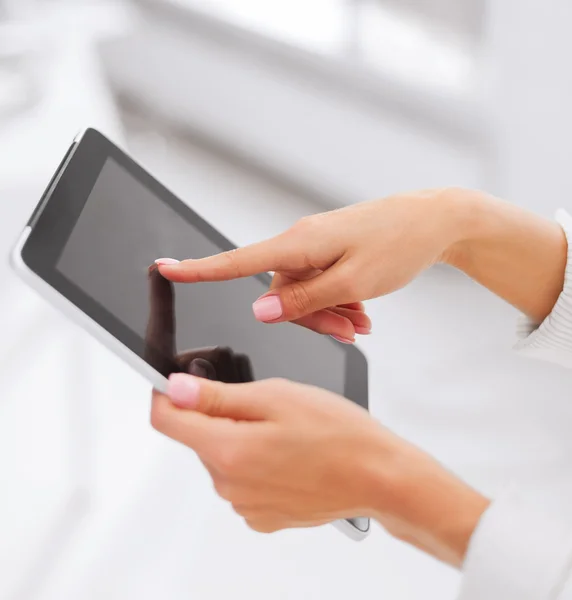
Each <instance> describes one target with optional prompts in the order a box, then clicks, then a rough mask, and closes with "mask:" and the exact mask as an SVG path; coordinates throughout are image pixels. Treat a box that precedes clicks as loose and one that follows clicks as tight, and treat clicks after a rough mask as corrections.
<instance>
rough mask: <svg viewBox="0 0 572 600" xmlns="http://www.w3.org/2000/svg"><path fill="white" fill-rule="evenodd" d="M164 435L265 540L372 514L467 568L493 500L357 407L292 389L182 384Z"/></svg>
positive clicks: (189, 380)
mask: <svg viewBox="0 0 572 600" xmlns="http://www.w3.org/2000/svg"><path fill="white" fill-rule="evenodd" d="M152 423H153V426H154V427H155V428H156V429H158V430H159V431H161V432H162V433H164V434H165V435H167V436H169V437H171V438H173V439H175V440H178V441H179V442H182V443H183V444H186V445H187V446H189V447H190V448H192V449H193V450H195V451H196V452H197V454H198V455H199V457H200V458H201V460H202V461H203V463H204V464H205V466H206V467H207V469H208V470H209V472H210V474H211V476H212V478H213V481H214V485H215V488H216V490H217V492H218V493H219V495H220V496H221V497H222V498H224V499H226V500H228V501H229V502H230V503H232V506H233V508H234V510H235V511H236V512H237V513H238V514H240V515H241V516H243V517H244V518H245V519H246V521H247V523H248V524H249V525H250V526H251V527H252V528H253V529H255V530H257V531H261V532H273V531H277V530H280V529H285V528H292V527H311V526H315V525H322V524H325V523H329V522H331V521H334V520H337V519H344V518H352V517H356V516H368V517H371V518H375V519H377V520H378V521H379V522H380V523H381V524H382V525H383V526H385V527H386V528H387V529H388V530H389V531H390V532H391V533H392V534H394V535H396V536H397V537H399V538H401V539H403V540H405V541H408V542H410V543H413V544H415V545H416V546H418V547H420V548H422V549H424V550H426V551H427V552H430V553H431V554H433V555H434V556H436V557H438V558H440V559H442V560H445V561H447V562H449V563H451V564H454V565H460V564H461V562H462V559H463V556H464V554H465V551H466V548H467V544H468V540H469V538H470V536H471V533H472V531H473V530H474V528H475V526H476V523H477V522H478V520H479V518H480V516H481V514H482V512H483V511H484V510H485V508H486V507H487V504H488V502H487V500H486V499H485V498H483V497H482V496H480V495H479V494H478V493H477V492H475V491H473V490H472V489H471V488H469V487H467V486H466V485H465V484H463V483H462V482H460V481H459V480H457V479H456V478H455V477H453V476H452V475H450V474H449V473H448V472H447V471H446V470H444V469H443V468H442V467H441V466H440V465H438V464H437V463H436V462H434V461H433V460H432V459H430V458H429V457H428V456H426V455H425V454H423V453H422V452H420V451H419V450H417V449H416V448H414V447H413V446H411V445H409V444H407V443H406V442H404V441H403V440H401V439H400V438H398V437H397V436H395V435H393V434H392V433H390V432H389V431H388V430H386V429H384V428H383V427H381V426H380V425H379V424H378V423H377V422H376V421H374V420H373V419H372V418H371V417H370V416H369V415H368V413H367V412H366V411H365V410H363V409H362V408H360V407H358V406H357V405H355V404H352V403H351V402H349V401H347V400H345V399H344V398H341V397H340V396H336V395H335V394H333V393H331V392H327V391H324V390H321V389H318V388H314V387H310V386H305V385H301V384H297V383H292V382H288V381H282V380H265V381H260V382H255V383H246V384H238V385H236V384H224V383H218V382H214V381H209V380H204V379H198V378H195V377H192V376H189V375H184V374H177V375H172V376H171V378H170V380H169V387H168V396H165V395H161V394H159V393H157V392H155V394H154V396H153V408H152Z"/></svg>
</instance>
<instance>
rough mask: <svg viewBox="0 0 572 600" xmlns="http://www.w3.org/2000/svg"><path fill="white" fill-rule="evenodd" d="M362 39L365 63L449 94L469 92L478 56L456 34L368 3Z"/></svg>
mask: <svg viewBox="0 0 572 600" xmlns="http://www.w3.org/2000/svg"><path fill="white" fill-rule="evenodd" d="M359 22H360V32H359V36H358V37H359V40H360V42H359V43H360V47H361V51H362V55H363V58H364V60H365V61H366V62H367V63H369V64H372V65H374V66H377V67H379V68H382V69H383V70H384V71H387V72H390V73H392V74H393V75H395V76H396V77H399V78H401V79H405V80H409V81H414V82H417V83H419V84H424V85H428V86H431V87H437V88H444V89H446V90H447V91H453V92H455V91H459V92H463V91H467V90H468V89H470V88H471V87H472V84H473V80H474V79H473V78H474V76H475V73H474V69H475V57H474V55H473V53H472V52H471V51H470V49H469V48H467V47H464V45H463V43H462V41H461V40H460V39H458V38H456V37H455V36H454V34H449V35H446V34H445V33H444V32H443V31H439V30H437V29H436V28H433V27H431V25H430V24H429V23H427V22H425V21H424V20H423V19H422V18H416V16H415V15H414V14H411V13H407V14H399V13H398V12H397V11H395V10H391V9H388V8H385V7H383V6H382V5H381V3H379V2H376V1H371V0H370V1H369V2H367V3H364V4H363V5H362V8H361V11H360V19H359Z"/></svg>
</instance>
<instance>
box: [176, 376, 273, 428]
mask: <svg viewBox="0 0 572 600" xmlns="http://www.w3.org/2000/svg"><path fill="white" fill-rule="evenodd" d="M263 383H264V382H252V383H240V384H230V383H221V382H219V381H210V380H208V379H201V378H198V377H194V376H192V375H186V374H184V373H175V374H173V375H171V376H170V377H169V383H168V385H167V390H166V391H167V396H169V398H170V399H171V402H172V403H173V404H174V405H175V406H177V407H178V408H182V409H187V410H194V411H196V412H200V413H202V414H204V415H208V416H209V417H214V418H224V419H232V420H234V421H264V420H266V419H268V418H269V417H270V414H271V412H272V409H271V404H272V403H271V397H267V396H266V395H265V393H264V385H263Z"/></svg>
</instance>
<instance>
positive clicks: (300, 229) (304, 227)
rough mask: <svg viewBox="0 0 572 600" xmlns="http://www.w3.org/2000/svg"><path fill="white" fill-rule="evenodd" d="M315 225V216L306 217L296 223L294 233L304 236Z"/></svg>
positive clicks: (293, 228)
mask: <svg viewBox="0 0 572 600" xmlns="http://www.w3.org/2000/svg"><path fill="white" fill-rule="evenodd" d="M314 224H315V217H314V215H306V216H305V217H302V218H301V219H298V220H297V221H296V223H294V225H293V227H292V229H291V230H292V232H294V233H298V234H302V233H306V232H307V231H308V230H310V229H313V228H314Z"/></svg>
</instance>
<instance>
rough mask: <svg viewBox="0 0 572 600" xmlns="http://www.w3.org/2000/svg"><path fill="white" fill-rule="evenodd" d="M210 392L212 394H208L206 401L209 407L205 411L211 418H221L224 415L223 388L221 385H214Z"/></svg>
mask: <svg viewBox="0 0 572 600" xmlns="http://www.w3.org/2000/svg"><path fill="white" fill-rule="evenodd" d="M209 392H210V393H209V394H208V397H207V400H206V404H207V406H205V410H206V412H207V413H208V414H209V415H210V416H211V417H220V416H222V414H223V404H224V398H223V394H222V387H221V386H219V385H212V386H211V387H210V390H209Z"/></svg>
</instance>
